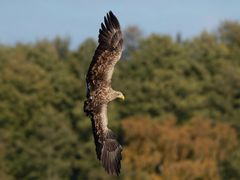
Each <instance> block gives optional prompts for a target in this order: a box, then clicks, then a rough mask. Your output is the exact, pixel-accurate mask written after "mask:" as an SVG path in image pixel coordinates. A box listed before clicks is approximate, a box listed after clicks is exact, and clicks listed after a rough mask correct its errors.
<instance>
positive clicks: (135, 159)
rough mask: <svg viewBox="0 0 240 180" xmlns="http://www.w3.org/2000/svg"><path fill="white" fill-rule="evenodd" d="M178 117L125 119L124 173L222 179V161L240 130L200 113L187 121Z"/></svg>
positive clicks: (163, 177) (234, 143)
mask: <svg viewBox="0 0 240 180" xmlns="http://www.w3.org/2000/svg"><path fill="white" fill-rule="evenodd" d="M176 122H177V121H176V119H175V118H170V119H166V120H164V121H163V122H159V121H156V120H151V119H149V118H129V119H126V120H123V121H122V125H123V129H124V135H125V136H124V137H125V141H126V142H125V143H126V147H125V149H124V157H125V159H124V167H125V171H126V172H125V173H126V175H128V176H129V178H130V179H131V178H132V179H144V178H146V179H172V180H175V179H176V180H178V179H179V180H180V179H203V180H208V179H209V180H210V179H220V176H219V171H220V169H219V164H220V162H221V161H224V160H227V159H228V156H229V154H231V153H232V152H233V150H234V148H235V147H236V146H237V143H238V141H237V133H236V131H235V130H234V129H233V128H232V127H230V126H229V125H228V124H226V123H214V122H212V121H211V120H205V119H202V118H200V117H196V118H194V119H192V120H191V121H190V122H189V123H186V124H184V125H181V126H180V125H177V124H176Z"/></svg>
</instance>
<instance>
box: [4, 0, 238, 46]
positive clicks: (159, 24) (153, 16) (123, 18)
mask: <svg viewBox="0 0 240 180" xmlns="http://www.w3.org/2000/svg"><path fill="white" fill-rule="evenodd" d="M23 2H24V3H23ZM109 10H112V11H113V12H114V13H115V14H116V15H117V17H118V19H119V21H120V23H121V26H122V28H123V29H124V28H126V27H127V26H129V25H137V26H139V27H140V29H141V30H142V31H143V32H144V34H145V35H148V34H150V33H161V34H170V35H173V36H175V35H176V33H177V32H181V33H182V35H183V37H185V38H189V37H193V36H195V35H198V34H199V33H200V32H201V31H203V30H209V31H214V30H215V29H216V27H217V26H218V25H219V24H220V23H221V22H222V21H224V20H238V21H240V1H239V0H228V1H227V0H201V1H197V0H165V1H163V0H147V1H145V0H142V1H140V0H85V1H83V0H24V1H20V0H0V43H4V44H11V45H12V44H14V43H16V42H27V43H28V42H35V41H36V40H39V39H43V38H48V39H53V38H54V37H56V36H57V35H59V36H61V37H66V36H67V37H70V38H71V44H72V47H77V46H78V45H79V44H80V43H81V42H82V41H84V40H85V39H86V38H87V37H93V38H95V39H96V38H97V36H98V29H99V26H100V23H101V21H102V20H103V16H104V15H105V14H106V12H108V11H109Z"/></svg>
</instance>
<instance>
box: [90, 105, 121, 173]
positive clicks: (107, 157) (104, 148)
mask: <svg viewBox="0 0 240 180" xmlns="http://www.w3.org/2000/svg"><path fill="white" fill-rule="evenodd" d="M91 120H92V130H93V136H94V141H95V145H96V153H97V157H98V159H99V160H100V161H101V163H102V166H103V167H104V169H105V170H106V171H107V172H108V173H109V174H116V175H118V174H119V173H120V169H121V160H122V155H121V152H122V147H121V145H120V144H119V143H118V141H117V139H116V136H115V135H114V133H113V132H112V131H111V130H110V129H108V128H107V124H106V122H107V105H102V106H100V107H99V108H98V109H96V111H95V112H94V113H93V114H92V117H91Z"/></svg>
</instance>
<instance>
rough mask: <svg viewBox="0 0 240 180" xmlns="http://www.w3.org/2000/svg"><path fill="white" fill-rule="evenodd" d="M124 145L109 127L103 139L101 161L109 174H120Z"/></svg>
mask: <svg viewBox="0 0 240 180" xmlns="http://www.w3.org/2000/svg"><path fill="white" fill-rule="evenodd" d="M121 152H122V146H121V145H120V144H119V143H118V142H117V139H116V137H115V135H114V133H113V132H112V131H111V130H110V129H108V130H107V132H106V136H105V139H104V141H103V146H102V152H101V163H102V165H103V167H104V168H105V170H106V171H107V172H108V173H109V174H116V175H119V173H120V169H121V160H122V154H121Z"/></svg>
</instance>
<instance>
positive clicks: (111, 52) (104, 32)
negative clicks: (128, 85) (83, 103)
mask: <svg viewBox="0 0 240 180" xmlns="http://www.w3.org/2000/svg"><path fill="white" fill-rule="evenodd" d="M98 43H99V45H98V47H97V49H96V51H95V54H94V56H93V59H92V62H91V64H90V66H89V69H88V73H87V77H86V82H87V97H89V93H90V91H93V90H95V89H97V88H98V87H99V86H102V85H103V84H105V85H110V83H111V78H112V73H113V70H114V66H115V64H116V63H117V61H118V60H119V59H120V57H121V54H122V44H123V39H122V32H121V29H120V24H119V22H118V19H117V18H116V16H115V15H114V14H113V13H112V12H111V11H110V12H109V13H108V14H107V15H106V16H105V17H104V23H102V24H101V29H100V30H99V36H98Z"/></svg>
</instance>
